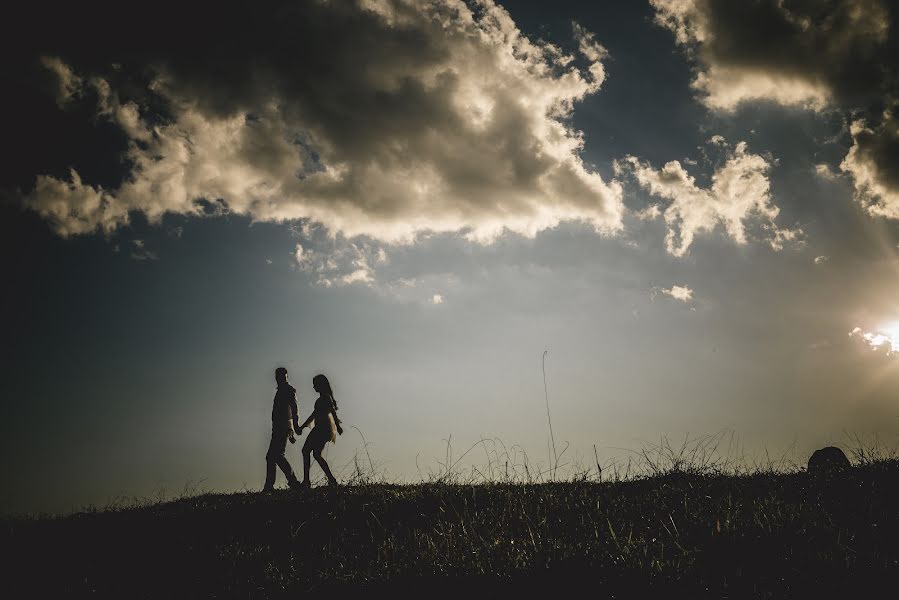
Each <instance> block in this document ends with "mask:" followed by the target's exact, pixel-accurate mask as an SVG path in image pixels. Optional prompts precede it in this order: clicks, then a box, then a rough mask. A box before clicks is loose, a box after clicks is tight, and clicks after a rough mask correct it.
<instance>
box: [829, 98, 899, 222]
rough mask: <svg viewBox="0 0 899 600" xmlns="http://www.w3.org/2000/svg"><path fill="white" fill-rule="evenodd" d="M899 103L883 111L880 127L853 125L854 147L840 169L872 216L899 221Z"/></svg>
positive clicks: (851, 128)
mask: <svg viewBox="0 0 899 600" xmlns="http://www.w3.org/2000/svg"><path fill="white" fill-rule="evenodd" d="M897 110H899V103H897V104H895V105H894V106H892V107H890V108H889V109H887V110H886V111H884V114H883V118H882V120H881V122H880V124H879V125H877V126H875V127H870V126H868V124H867V123H866V122H865V121H864V120H863V119H858V120H855V121H853V122H852V124H851V126H850V128H849V131H850V133H851V135H852V147H851V148H850V149H849V153H848V154H847V155H846V158H844V159H843V162H842V163H841V164H840V168H841V169H842V170H843V171H844V172H846V173H848V174H849V175H850V176H851V177H852V180H853V182H854V185H855V198H856V200H858V201H859V203H860V204H861V205H862V206H863V207H864V208H865V210H866V211H868V213H869V214H871V215H874V216H879V217H887V218H890V219H899V116H897V114H896V111H897Z"/></svg>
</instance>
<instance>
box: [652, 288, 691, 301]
mask: <svg viewBox="0 0 899 600" xmlns="http://www.w3.org/2000/svg"><path fill="white" fill-rule="evenodd" d="M657 294H665V295H666V296H671V297H672V298H674V299H675V300H679V301H680V302H690V301H691V300H693V290H692V289H690V287H689V286H686V285H672V286H671V287H670V288H663V287H654V288H652V290H651V296H652V297H653V298H655V296H656V295H657Z"/></svg>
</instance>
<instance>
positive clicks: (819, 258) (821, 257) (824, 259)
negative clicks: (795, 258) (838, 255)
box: [815, 255, 830, 265]
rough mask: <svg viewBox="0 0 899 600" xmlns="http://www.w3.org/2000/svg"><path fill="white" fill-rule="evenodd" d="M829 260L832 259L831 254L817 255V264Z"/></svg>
mask: <svg viewBox="0 0 899 600" xmlns="http://www.w3.org/2000/svg"><path fill="white" fill-rule="evenodd" d="M829 260H830V257H829V256H824V255H821V256H816V257H815V264H816V265H823V264H824V263H826V262H827V261H829Z"/></svg>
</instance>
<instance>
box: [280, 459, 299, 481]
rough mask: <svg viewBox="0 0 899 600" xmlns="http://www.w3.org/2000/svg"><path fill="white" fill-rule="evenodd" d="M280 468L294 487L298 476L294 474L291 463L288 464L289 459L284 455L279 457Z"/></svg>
mask: <svg viewBox="0 0 899 600" xmlns="http://www.w3.org/2000/svg"><path fill="white" fill-rule="evenodd" d="M278 466H279V467H281V471H282V472H283V473H284V476H285V477H287V483H288V484H290V485H291V486H293V485H294V484H295V483H297V476H296V475H294V474H293V467H291V466H290V462H288V460H287V457H286V456H284V455H283V454H282V455H281V456H279V457H278Z"/></svg>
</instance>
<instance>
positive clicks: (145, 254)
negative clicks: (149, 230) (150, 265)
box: [131, 240, 159, 260]
mask: <svg viewBox="0 0 899 600" xmlns="http://www.w3.org/2000/svg"><path fill="white" fill-rule="evenodd" d="M131 258H133V259H134V260H159V256H157V255H156V253H155V252H152V251H150V250H148V249H147V245H146V244H145V243H144V241H143V240H131Z"/></svg>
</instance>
